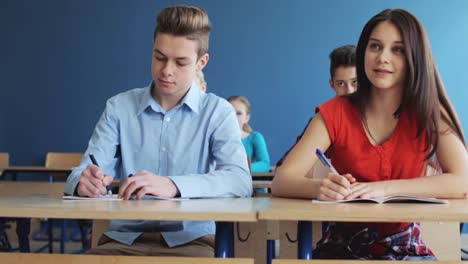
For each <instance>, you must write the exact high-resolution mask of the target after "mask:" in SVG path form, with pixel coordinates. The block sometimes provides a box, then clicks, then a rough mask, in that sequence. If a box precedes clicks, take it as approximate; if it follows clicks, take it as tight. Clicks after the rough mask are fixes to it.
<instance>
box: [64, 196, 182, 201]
mask: <svg viewBox="0 0 468 264" xmlns="http://www.w3.org/2000/svg"><path fill="white" fill-rule="evenodd" d="M63 199H64V200H104V201H106V200H107V201H119V200H122V198H119V197H118V195H117V194H106V195H99V196H97V197H80V196H71V195H64V196H63ZM134 199H135V197H134V196H132V198H131V199H130V200H134ZM188 199H189V198H162V197H157V196H153V195H143V197H142V200H171V201H180V200H188Z"/></svg>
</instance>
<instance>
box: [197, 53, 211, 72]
mask: <svg viewBox="0 0 468 264" xmlns="http://www.w3.org/2000/svg"><path fill="white" fill-rule="evenodd" d="M209 60H210V55H208V53H205V54H203V55H201V56H200V58H198V61H197V71H201V70H203V68H205V66H206V64H208V61H209Z"/></svg>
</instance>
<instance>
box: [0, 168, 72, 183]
mask: <svg viewBox="0 0 468 264" xmlns="http://www.w3.org/2000/svg"><path fill="white" fill-rule="evenodd" d="M72 170H73V168H48V167H42V166H10V167H3V168H0V178H3V177H4V175H5V174H7V173H11V174H12V175H13V180H14V181H16V175H17V174H18V173H65V174H70V172H71V171H72Z"/></svg>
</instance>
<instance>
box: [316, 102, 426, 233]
mask: <svg viewBox="0 0 468 264" xmlns="http://www.w3.org/2000/svg"><path fill="white" fill-rule="evenodd" d="M317 111H318V112H320V114H321V115H322V117H323V120H324V122H325V125H326V127H327V130H328V133H329V134H330V138H331V142H332V143H331V146H330V147H329V148H328V150H327V155H328V158H330V159H331V162H332V164H333V166H334V167H335V168H336V170H337V171H338V173H340V174H346V173H350V174H351V175H353V176H354V177H355V178H356V179H357V181H360V182H372V181H384V180H392V179H410V178H416V177H421V176H423V175H424V172H425V168H426V160H425V155H426V154H427V153H426V152H425V151H424V148H425V146H426V138H427V131H426V130H424V132H423V133H422V134H421V136H420V137H417V123H416V115H415V113H414V112H412V111H409V110H405V111H403V112H402V113H401V115H400V118H399V120H398V123H397V126H396V128H395V130H394V132H393V134H392V135H391V137H390V138H389V139H388V140H387V141H385V142H384V143H383V144H381V145H378V146H373V145H372V144H371V142H370V141H369V139H368V137H367V135H366V132H365V129H364V126H363V124H362V118H361V113H360V111H359V109H358V108H357V106H355V105H353V104H352V103H351V102H350V101H349V99H347V98H343V97H335V98H333V99H331V100H329V101H327V102H325V103H324V104H322V105H320V106H318V107H317ZM349 224H350V228H352V226H356V227H358V226H359V227H363V223H361V224H357V223H354V224H351V223H349ZM364 225H365V226H367V227H374V228H375V229H376V231H377V232H378V233H380V234H381V235H388V234H393V233H397V232H398V231H399V230H401V229H402V228H404V227H406V226H408V225H409V223H392V224H379V223H364Z"/></svg>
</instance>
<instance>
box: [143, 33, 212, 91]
mask: <svg viewBox="0 0 468 264" xmlns="http://www.w3.org/2000/svg"><path fill="white" fill-rule="evenodd" d="M198 48H199V47H198V42H197V41H195V40H189V39H187V38H186V37H184V36H174V35H171V34H166V33H157V34H156V38H155V40H154V45H153V60H152V63H151V74H152V77H153V80H154V82H155V93H156V96H158V97H161V98H174V97H175V98H178V99H180V98H182V97H183V96H184V95H185V94H186V92H187V91H188V89H189V88H190V86H191V84H192V81H193V79H194V78H195V72H196V71H197V70H201V69H203V67H204V66H205V65H206V63H207V62H208V54H204V55H202V56H201V57H200V58H198V59H197V52H198Z"/></svg>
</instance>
